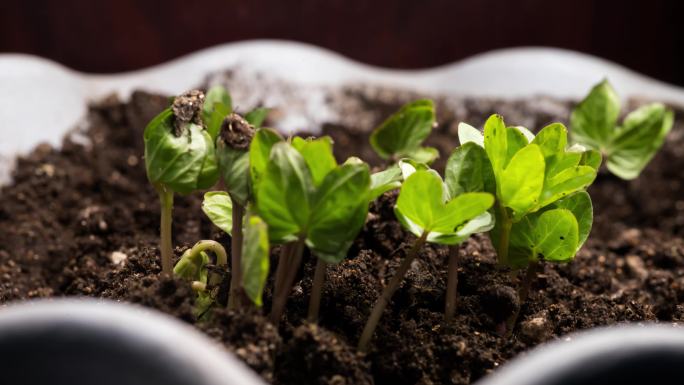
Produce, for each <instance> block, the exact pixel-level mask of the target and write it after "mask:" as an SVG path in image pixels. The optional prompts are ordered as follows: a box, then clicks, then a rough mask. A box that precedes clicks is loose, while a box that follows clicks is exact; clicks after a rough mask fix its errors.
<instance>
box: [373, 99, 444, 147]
mask: <svg viewBox="0 0 684 385" xmlns="http://www.w3.org/2000/svg"><path fill="white" fill-rule="evenodd" d="M434 124H435V107H434V104H433V103H432V101H431V100H427V99H423V100H417V101H415V102H412V103H408V104H406V105H404V106H403V107H402V108H401V109H400V110H399V111H398V112H396V113H395V114H393V115H392V116H390V117H389V118H387V120H385V121H384V122H383V123H382V124H381V125H380V126H379V127H378V128H376V129H375V130H374V131H373V133H372V134H371V137H370V144H371V146H372V147H373V149H374V150H375V152H377V153H378V155H380V157H382V158H384V159H388V158H392V157H396V158H398V157H402V156H410V154H411V153H415V151H417V150H418V148H419V147H420V145H421V144H422V143H423V141H424V140H425V139H426V138H427V137H428V135H430V132H431V131H432V126H433V125H434ZM433 154H434V153H433ZM419 155H423V154H421V153H419Z"/></svg>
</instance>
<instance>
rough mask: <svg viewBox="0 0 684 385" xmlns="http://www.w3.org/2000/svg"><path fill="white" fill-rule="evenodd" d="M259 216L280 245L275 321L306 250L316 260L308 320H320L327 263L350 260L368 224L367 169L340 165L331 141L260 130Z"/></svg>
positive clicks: (253, 153)
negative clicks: (285, 137) (282, 136)
mask: <svg viewBox="0 0 684 385" xmlns="http://www.w3.org/2000/svg"><path fill="white" fill-rule="evenodd" d="M250 167H251V170H252V173H251V174H252V178H253V182H252V183H253V185H254V186H255V193H256V196H255V198H256V206H255V207H256V211H257V212H258V214H259V216H260V217H261V218H263V220H264V222H266V224H267V225H268V235H269V239H270V241H271V242H273V243H277V244H282V245H283V246H282V248H281V255H280V259H279V261H278V268H277V271H276V280H275V290H274V300H273V307H272V309H271V320H272V321H273V322H274V323H277V322H278V321H279V320H280V317H281V316H282V313H283V311H284V308H285V304H286V302H287V297H288V295H289V293H290V292H291V290H292V286H293V284H294V280H295V277H296V273H297V271H298V270H299V266H300V264H301V259H302V252H303V249H304V246H307V247H309V249H310V250H311V252H312V253H313V254H314V255H316V257H317V258H318V261H317V267H316V274H315V277H314V287H313V288H312V298H311V301H310V302H311V303H310V311H309V319H310V320H315V319H316V318H318V314H317V312H318V307H319V304H318V302H319V301H320V293H321V291H322V286H323V278H324V277H325V267H326V263H339V262H340V261H341V260H342V259H344V257H345V256H346V253H347V250H348V249H349V247H350V246H351V243H352V242H353V240H354V238H355V236H356V234H358V232H359V231H360V229H361V227H362V226H363V223H364V222H365V219H366V215H367V210H368V196H369V194H370V175H369V171H368V166H367V165H366V164H364V163H363V162H360V161H358V160H354V159H352V160H350V161H347V162H346V163H344V164H342V165H337V162H336V161H335V158H334V157H333V155H332V141H331V140H330V138H328V137H323V138H319V139H306V140H305V139H302V138H297V137H295V138H293V139H292V142H291V143H290V142H286V141H282V140H280V139H279V137H278V136H277V135H276V134H275V133H273V132H269V131H264V130H263V129H262V130H259V131H258V132H257V135H256V136H255V138H254V140H253V141H252V147H251V149H250Z"/></svg>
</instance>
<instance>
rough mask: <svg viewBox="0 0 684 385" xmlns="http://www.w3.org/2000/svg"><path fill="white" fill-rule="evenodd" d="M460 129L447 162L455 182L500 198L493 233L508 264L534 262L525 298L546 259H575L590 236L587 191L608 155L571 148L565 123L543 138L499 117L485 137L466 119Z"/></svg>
mask: <svg viewBox="0 0 684 385" xmlns="http://www.w3.org/2000/svg"><path fill="white" fill-rule="evenodd" d="M458 133H459V139H460V141H461V144H462V146H461V147H459V148H457V149H456V150H455V151H454V153H453V154H452V156H451V157H450V158H449V161H448V163H447V173H446V176H447V185H449V186H451V188H452V189H460V190H464V191H487V192H490V193H492V194H494V195H495V196H496V211H495V214H496V225H495V226H494V228H493V229H492V230H491V231H490V233H489V235H490V238H491V239H492V243H493V244H494V247H495V248H496V251H497V256H498V259H499V263H500V264H502V265H504V266H509V267H512V268H522V267H525V266H528V273H527V274H526V275H525V278H524V280H523V282H522V284H521V287H520V290H519V294H520V299H521V302H523V301H525V299H526V298H527V293H528V291H529V287H530V283H531V280H532V279H533V278H534V277H535V272H536V270H537V268H538V263H539V261H542V260H544V261H551V262H568V261H571V260H572V259H573V258H574V257H575V254H576V252H577V251H578V250H579V248H580V247H581V246H582V244H583V243H584V241H585V240H586V239H587V237H588V236H589V231H590V230H591V225H592V221H593V212H592V205H591V198H590V197H589V194H587V193H586V192H585V190H586V188H587V187H588V186H589V185H590V184H591V183H592V182H593V181H594V179H595V178H596V173H597V170H598V168H599V166H600V163H601V156H600V154H599V153H598V152H596V151H594V150H586V149H585V148H584V147H582V146H579V145H574V146H571V147H569V148H567V130H566V128H565V127H564V126H563V125H562V124H560V123H553V124H550V125H548V126H546V127H544V128H543V129H542V130H541V131H539V133H538V134H537V135H536V136H535V135H534V134H532V133H531V132H530V131H529V130H527V129H526V128H524V127H506V125H505V124H504V120H503V118H502V117H501V116H499V115H492V116H491V117H490V118H489V119H488V120H487V122H486V123H485V127H484V136H483V135H482V134H481V133H480V132H479V131H478V130H477V129H475V128H474V127H472V126H469V125H467V124H464V123H461V124H460V125H459V130H458ZM515 318H517V315H515V317H512V320H510V321H509V325H508V332H509V333H510V332H511V330H512V327H513V326H514V323H515Z"/></svg>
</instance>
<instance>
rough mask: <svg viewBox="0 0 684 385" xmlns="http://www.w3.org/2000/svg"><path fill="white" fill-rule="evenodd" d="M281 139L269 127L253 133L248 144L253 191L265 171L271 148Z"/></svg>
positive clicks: (255, 189)
mask: <svg viewBox="0 0 684 385" xmlns="http://www.w3.org/2000/svg"><path fill="white" fill-rule="evenodd" d="M282 140H283V138H282V137H281V136H280V134H278V132H276V131H275V130H272V129H270V128H259V129H257V130H256V132H255V133H254V138H252V143H251V144H250V145H249V173H250V176H251V178H252V188H253V189H254V191H257V189H258V187H257V185H258V184H259V181H260V180H261V178H262V176H263V174H264V173H265V172H266V166H267V165H268V160H269V158H270V156H271V148H272V147H273V145H274V144H276V143H278V142H281V141H282Z"/></svg>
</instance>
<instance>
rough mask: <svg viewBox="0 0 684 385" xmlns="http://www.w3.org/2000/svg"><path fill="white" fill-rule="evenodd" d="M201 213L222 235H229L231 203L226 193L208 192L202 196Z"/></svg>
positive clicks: (231, 218)
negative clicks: (221, 231)
mask: <svg viewBox="0 0 684 385" xmlns="http://www.w3.org/2000/svg"><path fill="white" fill-rule="evenodd" d="M202 211H203V212H204V214H206V215H207V217H209V220H210V221H211V223H213V224H214V226H216V227H218V228H219V229H221V230H223V232H224V233H226V234H230V233H231V231H232V229H233V201H232V200H231V199H230V196H229V195H228V193H227V192H224V191H209V192H207V193H205V194H204V200H203V201H202Z"/></svg>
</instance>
